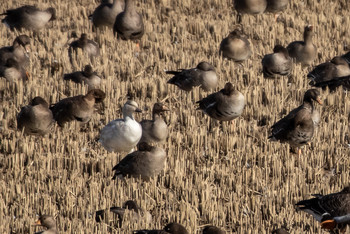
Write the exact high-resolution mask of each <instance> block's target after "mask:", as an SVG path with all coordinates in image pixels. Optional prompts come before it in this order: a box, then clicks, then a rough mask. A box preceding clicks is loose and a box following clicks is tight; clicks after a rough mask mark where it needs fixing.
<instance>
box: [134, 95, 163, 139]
mask: <svg viewBox="0 0 350 234" xmlns="http://www.w3.org/2000/svg"><path fill="white" fill-rule="evenodd" d="M165 111H169V109H168V107H166V106H165V105H164V104H163V103H160V102H157V103H155V104H154V106H153V111H152V116H153V118H152V120H146V119H145V120H142V121H141V122H140V124H141V127H142V137H141V140H140V143H141V142H147V143H153V142H162V141H164V140H165V139H166V138H167V136H168V126H167V124H166V123H165V121H164V119H163V118H162V116H161V114H162V113H164V112H165Z"/></svg>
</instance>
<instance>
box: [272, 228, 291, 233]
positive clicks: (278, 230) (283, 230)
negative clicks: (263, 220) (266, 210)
mask: <svg viewBox="0 0 350 234" xmlns="http://www.w3.org/2000/svg"><path fill="white" fill-rule="evenodd" d="M272 234H289V232H288V231H287V230H286V229H284V228H278V229H275V230H273V231H272Z"/></svg>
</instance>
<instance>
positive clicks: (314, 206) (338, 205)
mask: <svg viewBox="0 0 350 234" xmlns="http://www.w3.org/2000/svg"><path fill="white" fill-rule="evenodd" d="M313 196H314V197H315V198H312V199H309V200H302V201H300V202H298V203H297V204H296V206H297V207H298V208H299V210H302V211H305V212H307V213H309V214H311V215H312V216H313V217H314V218H315V219H316V220H317V221H318V222H320V223H321V226H322V228H325V229H330V230H332V229H334V228H336V227H338V228H339V229H341V230H342V231H345V229H346V226H347V225H350V186H348V187H345V188H344V189H343V190H342V191H340V192H338V193H331V194H327V195H321V194H313Z"/></svg>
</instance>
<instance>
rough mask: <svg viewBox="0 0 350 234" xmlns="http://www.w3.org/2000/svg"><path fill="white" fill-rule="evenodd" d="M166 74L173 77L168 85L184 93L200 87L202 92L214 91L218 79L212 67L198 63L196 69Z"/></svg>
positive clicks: (208, 64) (167, 72) (204, 63)
mask: <svg viewBox="0 0 350 234" xmlns="http://www.w3.org/2000/svg"><path fill="white" fill-rule="evenodd" d="M166 74H172V75H174V76H173V77H172V78H171V79H170V80H168V84H173V85H176V86H177V87H179V88H180V89H182V90H185V91H191V90H192V89H193V87H196V86H200V87H201V88H202V89H203V90H204V91H209V90H211V89H215V88H216V86H217V84H218V77H217V75H216V72H215V68H214V66H213V65H211V64H210V63H207V62H200V63H199V64H198V65H197V67H195V68H191V69H182V70H180V71H166Z"/></svg>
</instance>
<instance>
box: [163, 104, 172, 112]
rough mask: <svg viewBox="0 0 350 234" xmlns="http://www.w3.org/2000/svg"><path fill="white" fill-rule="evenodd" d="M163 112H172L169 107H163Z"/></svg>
mask: <svg viewBox="0 0 350 234" xmlns="http://www.w3.org/2000/svg"><path fill="white" fill-rule="evenodd" d="M162 111H170V109H169V107H167V106H165V105H163V107H162Z"/></svg>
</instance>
